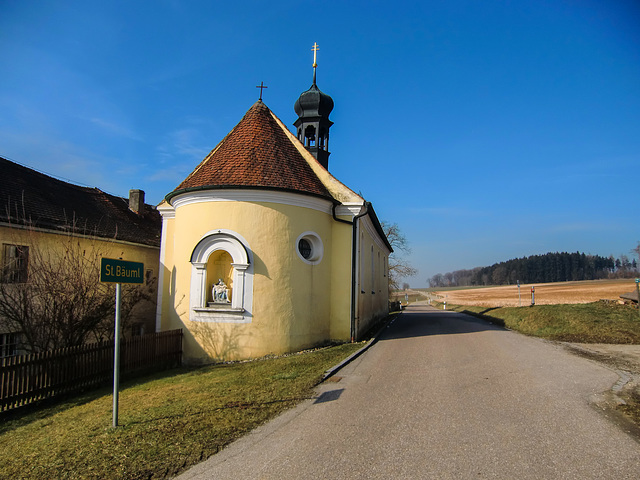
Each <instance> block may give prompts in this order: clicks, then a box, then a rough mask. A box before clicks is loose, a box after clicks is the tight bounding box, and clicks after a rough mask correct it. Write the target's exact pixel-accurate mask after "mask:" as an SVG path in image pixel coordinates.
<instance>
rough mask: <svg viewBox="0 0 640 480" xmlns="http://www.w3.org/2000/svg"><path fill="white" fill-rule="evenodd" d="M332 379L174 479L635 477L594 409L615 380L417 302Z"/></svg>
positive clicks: (635, 450)
mask: <svg viewBox="0 0 640 480" xmlns="http://www.w3.org/2000/svg"><path fill="white" fill-rule="evenodd" d="M337 375H338V376H339V377H341V378H340V380H339V381H337V382H327V383H325V384H323V385H321V386H320V387H319V389H318V397H317V398H316V399H315V400H313V401H307V402H306V403H304V404H302V405H300V406H299V407H297V408H295V409H293V410H291V411H289V412H287V413H285V414H284V415H282V416H281V417H279V418H278V419H276V420H275V421H273V422H270V423H269V424H267V425H265V426H263V427H261V428H259V429H258V430H256V431H255V432H254V433H252V434H250V435H248V436H246V437H244V438H243V439H241V440H239V441H238V442H235V443H234V444H232V445H231V446H229V447H228V448H227V449H225V450H223V451H222V452H220V453H219V454H218V455H215V456H214V457H212V458H211V459H209V460H208V461H206V462H204V463H202V464H200V465H197V466H196V467H194V468H192V469H191V470H189V471H187V472H186V473H185V474H184V475H183V476H181V477H180V478H181V479H182V480H185V479H198V480H203V479H234V480H240V479H278V480H286V479H300V478H333V479H353V478H363V479H364V478H366V479H395V478H407V479H411V478H416V479H417V478H420V479H425V478H434V479H441V478H442V479H448V478H451V479H468V478H474V479H475V478H507V479H513V478H515V479H518V480H523V479H556V478H557V479H574V478H575V479H589V478H598V479H609V478H611V479H626V478H629V479H638V478H640V443H638V442H637V441H636V440H635V439H634V438H632V437H631V436H629V435H628V434H626V433H624V432H623V431H622V430H621V429H620V427H618V426H617V425H615V424H614V423H612V422H610V421H609V420H608V419H607V418H606V417H605V415H604V414H603V413H602V412H598V411H597V410H596V409H595V408H594V407H593V406H592V405H591V404H590V401H591V399H592V398H593V396H594V395H595V394H598V393H601V392H603V391H606V390H608V389H610V388H611V386H612V385H613V384H614V383H615V382H616V381H617V380H618V376H617V375H616V374H615V373H614V372H613V371H611V370H608V369H606V368H604V367H602V366H599V365H597V364H595V363H593V362H592V361H590V360H586V359H583V358H580V357H577V356H575V355H571V354H569V353H566V352H565V351H564V350H563V349H562V348H561V347H559V346H557V345H555V344H552V343H549V342H544V341H542V340H538V339H533V338H528V337H525V336H522V335H519V334H516V333H514V332H509V331H505V330H503V329H500V328H497V327H494V326H492V325H489V324H487V323H485V322H482V321H480V320H476V319H474V318H473V317H469V316H466V315H462V314H458V313H453V312H442V311H437V310H434V309H431V308H430V307H426V306H424V307H422V306H418V307H410V308H408V309H407V310H406V311H405V313H403V314H402V315H401V316H400V317H398V319H397V320H396V321H395V322H394V323H393V324H392V325H391V326H390V327H389V328H388V329H387V330H386V331H385V333H384V334H383V336H382V337H381V339H380V341H379V342H377V343H376V344H375V345H373V347H372V348H370V349H369V350H368V351H367V352H366V353H365V354H363V355H362V356H361V357H359V358H358V359H357V360H355V361H354V362H353V363H351V364H349V365H348V366H347V367H346V368H345V369H343V370H341V371H340V372H339V373H338V374H337Z"/></svg>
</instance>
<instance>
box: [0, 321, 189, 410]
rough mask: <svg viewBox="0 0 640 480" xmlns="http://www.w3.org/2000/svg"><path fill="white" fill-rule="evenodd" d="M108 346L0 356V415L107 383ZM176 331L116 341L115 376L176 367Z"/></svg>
mask: <svg viewBox="0 0 640 480" xmlns="http://www.w3.org/2000/svg"><path fill="white" fill-rule="evenodd" d="M113 349H114V345H113V342H99V343H91V344H87V345H79V346H77V347H69V348H62V349H59V350H53V351H50V352H41V353H34V354H30V355H20V356H16V357H8V358H3V359H2V360H1V363H0V412H3V411H6V410H10V409H14V408H17V407H22V406H25V405H29V404H31V403H34V402H37V401H39V400H43V399H46V398H51V397H54V396H57V395H62V394H68V393H73V392H77V391H81V390H85V389H87V388H92V387H98V386H101V385H105V384H108V383H109V382H110V381H113ZM181 362H182V330H170V331H166V332H159V333H151V334H148V335H142V336H137V337H132V338H130V339H127V340H122V342H121V343H120V374H121V375H122V376H123V377H126V376H127V375H131V374H133V373H136V372H138V373H139V372H141V371H158V370H162V369H165V368H173V367H177V366H180V364H181Z"/></svg>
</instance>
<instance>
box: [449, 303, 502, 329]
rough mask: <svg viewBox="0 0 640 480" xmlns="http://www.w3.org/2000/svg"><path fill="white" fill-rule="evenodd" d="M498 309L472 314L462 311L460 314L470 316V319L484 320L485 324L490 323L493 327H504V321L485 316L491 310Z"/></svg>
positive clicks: (468, 311)
mask: <svg viewBox="0 0 640 480" xmlns="http://www.w3.org/2000/svg"><path fill="white" fill-rule="evenodd" d="M498 308H500V307H492V308H487V309H486V310H483V311H481V312H472V311H470V310H462V311H461V312H460V313H464V314H466V315H471V316H472V317H476V318H479V319H480V320H486V321H487V322H491V323H493V324H494V325H498V326H500V327H505V323H504V320H502V319H501V318H496V317H492V316H491V315H487V312H490V311H492V310H497V309H498Z"/></svg>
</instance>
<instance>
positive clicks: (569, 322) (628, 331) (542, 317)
mask: <svg viewBox="0 0 640 480" xmlns="http://www.w3.org/2000/svg"><path fill="white" fill-rule="evenodd" d="M447 310H453V311H456V312H463V313H468V314H471V315H474V316H477V317H480V318H484V319H486V320H489V321H491V322H493V323H496V324H498V325H502V326H505V327H507V328H510V329H512V330H517V331H518V332H521V333H524V334H525V335H531V336H535V337H541V338H546V339H549V340H558V341H563V342H574V343H619V344H640V316H639V315H638V310H636V309H635V308H633V307H632V306H629V305H618V304H610V303H604V302H593V303H585V304H561V305H534V306H527V307H494V308H487V307H476V306H470V305H451V304H447Z"/></svg>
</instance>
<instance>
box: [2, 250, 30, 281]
mask: <svg viewBox="0 0 640 480" xmlns="http://www.w3.org/2000/svg"><path fill="white" fill-rule="evenodd" d="M28 271H29V247H25V246H23V245H7V244H4V245H3V252H2V281H3V282H4V283H27V279H28Z"/></svg>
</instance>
